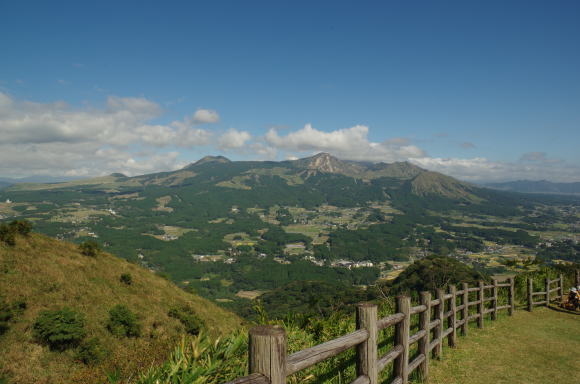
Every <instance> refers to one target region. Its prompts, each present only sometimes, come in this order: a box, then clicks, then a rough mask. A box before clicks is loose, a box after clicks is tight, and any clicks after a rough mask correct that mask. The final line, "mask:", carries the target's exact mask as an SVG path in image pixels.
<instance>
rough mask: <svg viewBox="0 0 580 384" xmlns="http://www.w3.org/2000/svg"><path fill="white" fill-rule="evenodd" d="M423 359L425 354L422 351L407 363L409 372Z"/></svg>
mask: <svg viewBox="0 0 580 384" xmlns="http://www.w3.org/2000/svg"><path fill="white" fill-rule="evenodd" d="M423 361H425V355H424V354H422V353H421V354H419V355H417V357H415V358H414V359H413V361H411V362H410V363H409V373H410V372H413V371H414V370H415V369H417V368H418V367H419V366H420V364H421V363H422V362H423Z"/></svg>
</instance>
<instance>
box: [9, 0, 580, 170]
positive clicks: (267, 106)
mask: <svg viewBox="0 0 580 384" xmlns="http://www.w3.org/2000/svg"><path fill="white" fill-rule="evenodd" d="M578 20H580V3H579V2H577V1H572V0H570V1H549V2H548V1H485V2H483V1H479V2H475V1H437V2H395V1H380V2H379V1H376V2H374V1H373V2H370V1H360V2H354V1H319V2H312V1H310V2H301V1H293V2H280V1H263V2H258V1H244V2H242V1H212V2H185V1H183V2H176V1H164V2H160V1H158V2H144V1H134V2H129V1H123V2H119V1H116V2H112V1H111V2H109V1H99V2H78V1H70V2H66V1H53V2H45V1H36V2H31V1H25V0H21V1H18V2H14V1H7V0H0V49H1V51H0V52H1V53H0V57H1V59H0V93H1V94H0V135H1V136H0V153H4V156H5V158H3V156H2V155H1V154H0V164H4V165H0V176H28V175H33V174H52V175H57V176H58V175H69V176H92V175H97V174H101V173H106V172H111V171H121V172H125V173H129V174H138V173H147V172H152V171H157V170H165V169H175V168H177V167H179V166H182V165H183V164H186V163H188V162H191V161H194V160H196V159H198V158H199V157H201V156H203V155H206V154H217V153H219V154H224V155H226V156H228V157H230V158H232V159H285V158H292V157H300V156H306V155H309V154H311V153H315V152H319V151H326V152H331V153H333V154H335V155H337V156H338V157H341V158H350V159H355V160H371V161H387V162H390V161H399V160H409V161H413V162H415V163H417V164H419V165H421V166H424V167H426V168H430V169H434V170H438V171H441V172H444V173H448V174H451V175H453V176H456V177H460V178H462V179H466V180H472V181H482V180H507V179H519V178H530V179H551V180H558V181H568V180H569V181H580V151H578V143H579V142H580V70H578V68H580V22H578ZM196 116H197V117H196ZM307 124H310V125H307Z"/></svg>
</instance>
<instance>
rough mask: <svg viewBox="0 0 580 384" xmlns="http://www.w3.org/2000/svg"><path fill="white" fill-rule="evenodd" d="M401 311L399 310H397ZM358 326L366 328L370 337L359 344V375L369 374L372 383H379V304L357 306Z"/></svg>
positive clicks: (357, 366)
mask: <svg viewBox="0 0 580 384" xmlns="http://www.w3.org/2000/svg"><path fill="white" fill-rule="evenodd" d="M397 312H399V311H397ZM356 326H357V328H358V329H366V330H367V331H368V338H367V339H366V340H364V341H363V342H362V343H360V344H359V345H357V348H356V354H357V360H356V361H357V364H356V368H357V373H358V375H359V376H367V377H368V378H369V383H370V384H378V382H379V375H378V371H377V359H378V358H377V343H378V340H377V339H378V337H377V336H378V329H377V305H376V304H373V303H361V304H359V305H357V307H356Z"/></svg>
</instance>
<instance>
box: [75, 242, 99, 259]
mask: <svg viewBox="0 0 580 384" xmlns="http://www.w3.org/2000/svg"><path fill="white" fill-rule="evenodd" d="M79 249H80V251H81V253H82V254H83V255H85V256H90V257H95V256H97V255H98V254H99V252H100V250H101V249H100V248H99V244H97V242H95V241H93V240H87V241H83V242H82V243H80V244H79Z"/></svg>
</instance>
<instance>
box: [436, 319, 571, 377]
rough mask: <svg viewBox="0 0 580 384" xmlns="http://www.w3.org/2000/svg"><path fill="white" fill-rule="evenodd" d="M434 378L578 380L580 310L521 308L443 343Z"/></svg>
mask: <svg viewBox="0 0 580 384" xmlns="http://www.w3.org/2000/svg"><path fill="white" fill-rule="evenodd" d="M430 376H431V377H430V381H429V382H430V384H443V383H445V384H480V383H481V384H484V383H485V384H488V383H495V384H502V383H505V384H508V383H509V384H544V383H558V384H565V383H570V384H577V383H580V312H577V314H574V313H565V312H560V311H557V310H555V309H546V308H537V309H536V308H535V309H534V311H533V312H531V313H530V312H527V311H525V310H518V311H516V312H515V314H514V316H513V317H512V318H509V317H507V316H506V317H502V318H500V319H499V320H498V321H495V322H486V323H485V329H483V330H478V329H471V328H470V333H469V335H468V336H467V337H460V338H459V340H458V346H457V348H456V349H454V350H451V349H444V351H443V359H442V360H440V361H433V360H432V364H431V375H430Z"/></svg>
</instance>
